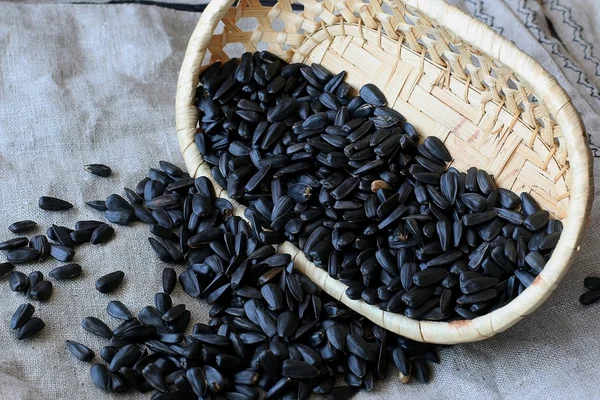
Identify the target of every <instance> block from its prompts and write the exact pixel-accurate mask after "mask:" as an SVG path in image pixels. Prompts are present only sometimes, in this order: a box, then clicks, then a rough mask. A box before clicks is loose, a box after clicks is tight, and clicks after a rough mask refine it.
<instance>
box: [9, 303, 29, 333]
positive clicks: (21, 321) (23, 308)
mask: <svg viewBox="0 0 600 400" xmlns="http://www.w3.org/2000/svg"><path fill="white" fill-rule="evenodd" d="M34 312H35V308H34V307H33V306H32V305H31V304H28V303H25V304H21V305H20V306H19V308H17V310H16V311H15V313H14V314H13V316H12V317H11V319H10V329H20V328H21V327H22V326H23V325H25V323H26V322H27V321H29V319H30V318H31V317H32V316H33V313H34Z"/></svg>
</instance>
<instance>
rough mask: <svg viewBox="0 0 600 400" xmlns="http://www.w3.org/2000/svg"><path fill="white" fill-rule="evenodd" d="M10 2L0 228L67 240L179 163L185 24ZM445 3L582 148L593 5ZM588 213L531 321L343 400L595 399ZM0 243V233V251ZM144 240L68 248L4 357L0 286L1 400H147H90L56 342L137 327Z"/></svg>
mask: <svg viewBox="0 0 600 400" xmlns="http://www.w3.org/2000/svg"><path fill="white" fill-rule="evenodd" d="M177 1H179V0H177ZM19 3H24V2H23V1H17V2H13V3H7V2H3V3H2V2H0V9H1V10H2V12H1V13H0V105H1V107H2V112H0V177H1V182H2V185H1V186H0V227H6V226H8V225H9V224H10V223H12V222H14V221H17V220H21V219H25V218H31V219H34V220H36V221H37V222H38V223H39V224H40V229H38V233H43V230H42V227H43V229H44V230H45V228H47V227H48V226H49V224H52V223H58V224H63V225H67V226H72V225H73V224H74V223H75V221H77V220H80V219H94V218H101V215H99V213H97V212H95V211H94V210H91V209H89V208H87V207H85V206H84V205H83V203H84V201H87V200H92V199H102V198H104V197H105V196H106V195H108V194H110V193H113V192H114V191H116V190H117V189H118V188H121V187H123V186H128V187H133V186H134V185H135V183H136V181H137V179H139V178H140V177H142V176H143V174H144V173H145V172H146V171H147V169H148V168H149V167H152V166H155V165H156V164H157V162H158V160H160V159H167V160H172V161H175V162H177V163H179V164H181V156H180V154H179V148H178V146H177V142H176V137H175V133H174V132H175V129H174V98H175V89H176V81H177V74H178V71H179V66H180V64H181V61H182V58H183V53H184V50H185V47H186V44H187V40H188V38H189V36H190V34H191V32H192V30H193V28H194V26H195V23H196V21H197V19H198V16H199V15H198V14H196V13H187V12H178V11H173V10H169V9H166V8H159V7H153V6H141V5H84V4H76V5H75V4H60V5H58V4H52V3H50V2H44V3H39V4H19ZM26 3H31V2H30V1H26ZM455 3H458V5H459V6H461V7H462V8H463V9H465V10H466V11H468V12H470V13H472V14H474V15H476V16H477V17H478V18H481V19H484V20H485V21H486V22H487V23H489V24H491V25H492V26H493V27H494V28H495V29H496V30H498V31H499V32H501V33H502V34H504V35H505V36H507V37H508V38H510V39H512V40H514V41H515V42H517V44H518V45H519V46H520V47H521V48H523V49H525V50H526V51H527V52H528V53H529V54H531V55H532V56H534V57H536V58H537V59H538V60H539V61H540V62H541V63H542V64H543V65H544V66H545V67H546V68H547V69H548V70H549V71H550V72H551V73H553V74H555V75H556V76H557V77H558V79H559V81H560V82H561V84H562V85H563V87H565V89H567V91H568V92H569V94H570V95H571V96H572V97H573V99H574V102H575V104H576V106H577V107H578V108H579V110H580V111H581V113H582V115H583V117H584V120H585V124H586V128H587V130H588V132H589V133H590V136H591V138H592V140H594V141H598V142H600V137H599V136H598V134H597V131H598V128H599V127H600V119H599V115H598V113H597V110H598V105H599V104H598V103H599V102H598V97H597V95H594V93H596V94H597V93H598V87H597V85H599V84H600V82H599V81H600V78H599V75H598V73H599V71H598V56H597V55H596V53H595V52H594V49H593V47H591V46H590V45H586V44H585V43H589V44H593V43H595V42H598V40H599V39H600V32H599V31H598V27H597V26H595V24H594V23H595V21H598V18H599V16H600V6H599V5H598V3H597V2H596V1H595V0H580V1H577V2H575V1H571V2H568V1H567V0H561V1H558V0H543V1H536V0H505V1H502V0H489V1H486V2H483V1H481V0H465V1H461V0H456V1H455ZM565 9H566V10H565ZM569 9H570V11H567V10H569ZM546 18H548V21H551V24H552V25H553V27H554V28H553V29H554V31H555V32H556V35H557V37H555V36H553V34H552V33H551V30H550V29H549V28H548V22H547V20H546ZM577 26H581V27H583V29H579V28H577ZM540 41H541V43H540ZM561 42H562V43H564V45H563V44H561ZM91 162H101V163H105V164H108V165H110V166H111V167H113V169H114V171H115V173H114V175H113V176H112V177H111V178H108V179H101V178H96V177H93V176H91V175H89V174H88V173H86V172H84V171H83V169H82V165H83V164H86V163H91ZM597 185H598V182H597ZM41 195H54V196H58V197H62V198H65V199H67V200H70V201H72V202H73V203H74V204H76V207H75V209H73V210H70V211H67V212H61V213H49V212H41V211H40V210H39V209H38V208H37V199H38V197H39V196H41ZM598 207H599V205H598V204H596V205H595V207H594V216H593V217H594V218H593V220H592V226H591V227H590V229H589V232H588V235H587V240H586V241H585V242H584V243H583V245H582V251H581V253H580V254H579V256H578V257H577V260H576V262H575V264H574V266H573V268H572V269H571V271H570V272H569V273H568V275H567V276H566V278H565V280H564V283H563V284H561V286H560V287H559V288H558V290H557V291H556V293H555V295H553V296H552V297H551V298H550V300H549V301H548V302H547V303H546V304H544V305H543V306H542V307H541V308H540V309H539V311H537V312H536V313H535V314H534V315H532V316H530V317H528V318H526V319H525V320H524V321H523V322H521V323H519V324H518V325H517V326H515V327H514V328H512V329H510V330H509V331H508V332H505V333H504V334H501V335H498V336H496V337H495V338H493V339H491V340H487V341H485V342H479V343H474V344H466V345H460V346H454V347H450V348H446V349H444V350H443V351H442V352H441V356H442V364H441V365H440V366H437V367H435V369H434V372H433V376H432V382H431V383H430V384H428V385H419V384H416V383H412V384H411V385H408V386H405V385H401V384H400V383H398V381H397V379H396V374H395V373H393V372H392V373H390V378H389V379H388V381H387V382H385V383H382V384H379V385H377V387H376V390H375V391H373V392H371V393H361V394H360V395H359V396H357V397H358V398H361V399H376V398H388V399H395V398H399V397H403V398H404V397H406V398H423V399H434V398H435V399H439V398H444V399H481V398H486V399H487V398H491V399H500V398H511V399H519V398H528V399H531V398H534V399H546V398H573V399H593V398H598V394H597V393H598V391H597V387H596V385H597V382H598V381H599V380H600V370H599V369H598V368H597V355H598V351H599V350H600V346H599V345H598V342H597V336H598V334H599V333H600V323H599V321H600V307H598V306H595V307H590V308H584V307H582V306H580V305H579V304H578V303H577V298H578V296H579V294H580V293H581V292H582V290H583V288H582V283H581V282H582V279H583V277H584V276H586V275H590V274H596V275H599V273H598V270H597V259H598V250H597V246H595V244H594V243H595V242H594V239H595V238H596V237H597V236H598V230H597V228H596V227H595V226H594V220H595V219H596V218H597V216H598V212H599V210H598ZM2 229H4V228H2ZM12 236H14V235H12V234H10V232H8V231H6V230H4V231H2V232H0V239H4V238H10V237H12ZM147 236H148V232H147V227H146V226H143V225H135V226H133V227H127V228H123V227H118V228H117V238H116V239H117V240H114V241H113V242H111V243H110V244H107V245H103V246H98V247H93V246H91V245H85V246H82V247H81V248H80V250H79V251H78V253H77V255H76V261H77V262H79V263H80V264H81V265H82V266H83V267H84V269H85V274H84V276H83V277H82V278H81V279H78V280H76V281H73V282H63V283H59V284H56V285H55V291H54V294H53V296H52V299H51V300H50V301H49V302H47V303H44V304H40V305H38V304H37V303H36V304H35V306H36V308H37V311H36V315H39V316H40V317H41V318H43V319H44V320H45V321H46V322H47V328H46V329H45V331H44V332H43V334H41V335H39V336H38V337H37V338H35V339H33V340H30V341H25V342H18V341H17V340H16V339H15V337H14V336H15V335H14V332H12V331H10V330H9V327H8V320H9V319H10V316H11V315H12V312H13V311H14V310H15V309H16V308H17V307H18V306H19V304H21V303H23V302H24V301H25V299H24V298H23V297H22V296H21V295H19V294H16V293H12V292H10V290H9V288H8V285H7V283H6V281H4V282H2V285H1V290H2V299H3V300H2V305H0V321H1V323H0V343H2V345H3V346H2V351H0V398H2V399H28V400H29V399H48V398H49V399H97V398H110V397H114V398H124V399H129V398H131V399H133V398H140V399H142V398H148V396H147V395H128V396H109V395H104V394H102V393H101V392H99V391H98V390H97V389H96V388H95V387H93V385H92V383H91V382H90V380H89V365H88V364H85V363H82V362H80V361H77V360H74V359H73V358H72V357H71V356H70V355H69V354H68V352H67V351H66V349H65V346H64V340H66V339H73V340H77V341H81V342H83V343H86V344H88V345H90V346H91V347H92V348H94V349H95V350H97V349H99V348H100V346H103V345H105V344H106V341H104V340H100V339H97V338H95V337H93V336H92V335H90V334H88V333H87V332H85V331H83V330H82V329H81V328H80V326H79V323H80V321H81V319H82V318H83V317H85V316H88V315H91V316H97V317H101V318H102V319H104V320H107V321H108V322H109V323H110V324H111V326H115V321H109V317H107V316H106V314H105V307H106V303H107V302H108V301H109V300H111V299H119V300H121V301H123V302H124V303H125V304H127V305H129V306H131V307H132V308H133V309H134V311H136V312H137V311H139V309H140V308H141V307H142V306H145V305H147V304H150V303H151V302H152V298H153V294H154V293H155V292H156V291H157V290H158V289H159V288H160V274H161V271H162V267H163V265H162V264H161V263H160V262H159V261H158V260H156V258H155V256H154V255H153V254H152V253H151V251H150V250H149V247H148V245H147V242H146V237H147ZM59 264H60V263H57V262H51V261H47V262H45V263H43V264H40V265H27V266H19V267H18V269H19V270H21V271H23V272H26V273H28V272H30V271H32V270H35V269H39V270H41V271H43V272H44V273H45V274H47V272H49V271H50V269H52V268H53V267H55V266H57V265H59ZM116 269H121V270H123V271H125V272H126V278H125V279H126V280H125V284H124V286H123V287H122V288H121V289H120V290H119V291H118V292H117V293H115V294H112V295H102V294H99V293H98V292H96V291H95V290H93V285H94V281H95V279H96V278H97V277H98V276H100V275H103V274H105V273H108V272H111V271H114V270H116ZM174 301H175V302H185V303H186V305H187V306H188V308H189V309H191V311H192V316H193V319H195V320H206V319H207V312H208V307H207V306H206V304H204V303H199V302H195V301H191V300H190V298H189V297H188V296H187V295H185V294H183V293H182V292H181V291H180V290H179V289H178V290H177V291H176V292H175V293H174ZM393 370H394V368H393V367H392V368H391V371H393Z"/></svg>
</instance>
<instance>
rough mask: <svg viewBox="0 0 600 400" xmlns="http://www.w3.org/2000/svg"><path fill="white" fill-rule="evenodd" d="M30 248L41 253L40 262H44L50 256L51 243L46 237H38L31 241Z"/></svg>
mask: <svg viewBox="0 0 600 400" xmlns="http://www.w3.org/2000/svg"><path fill="white" fill-rule="evenodd" d="M29 247H31V248H32V249H36V250H37V251H39V252H40V255H39V260H40V261H44V260H46V258H48V255H49V254H50V243H49V242H48V238H47V237H46V236H44V235H36V236H33V237H32V238H31V239H29Z"/></svg>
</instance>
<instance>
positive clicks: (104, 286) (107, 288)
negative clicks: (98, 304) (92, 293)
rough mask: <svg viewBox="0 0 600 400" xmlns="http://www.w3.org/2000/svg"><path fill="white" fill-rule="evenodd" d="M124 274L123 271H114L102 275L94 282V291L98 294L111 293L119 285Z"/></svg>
mask: <svg viewBox="0 0 600 400" xmlns="http://www.w3.org/2000/svg"><path fill="white" fill-rule="evenodd" d="M124 277H125V273H124V272H123V271H115V272H111V273H109V274H106V275H103V276H101V277H100V278H98V279H97V280H96V290H97V291H99V292H100V293H112V292H114V291H115V290H117V288H118V287H119V286H120V285H121V282H123V278H124Z"/></svg>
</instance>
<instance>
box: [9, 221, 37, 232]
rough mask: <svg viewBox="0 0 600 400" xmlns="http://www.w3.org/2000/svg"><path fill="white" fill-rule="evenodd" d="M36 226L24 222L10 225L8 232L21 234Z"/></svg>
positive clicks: (30, 222) (32, 223)
mask: <svg viewBox="0 0 600 400" xmlns="http://www.w3.org/2000/svg"><path fill="white" fill-rule="evenodd" d="M36 225H37V224H36V223H35V221H31V220H25V221H19V222H14V223H12V224H10V226H9V227H8V230H9V231H11V232H12V233H23V232H27V231H30V230H32V229H33V228H35V226H36Z"/></svg>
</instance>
